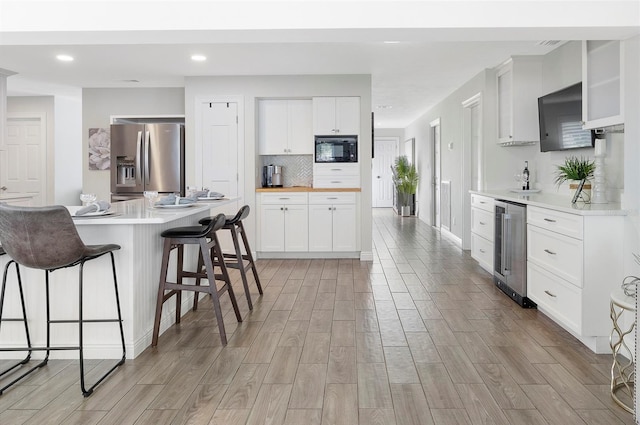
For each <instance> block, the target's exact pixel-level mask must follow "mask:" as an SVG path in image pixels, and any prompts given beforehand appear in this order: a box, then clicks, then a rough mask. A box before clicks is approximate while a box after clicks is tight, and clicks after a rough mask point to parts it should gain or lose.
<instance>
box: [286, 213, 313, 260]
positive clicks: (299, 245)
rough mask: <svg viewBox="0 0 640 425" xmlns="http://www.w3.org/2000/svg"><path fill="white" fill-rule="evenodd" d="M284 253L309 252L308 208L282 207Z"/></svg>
mask: <svg viewBox="0 0 640 425" xmlns="http://www.w3.org/2000/svg"><path fill="white" fill-rule="evenodd" d="M283 234H284V251H308V250H309V207H308V206H307V205H285V206H284V232H283Z"/></svg>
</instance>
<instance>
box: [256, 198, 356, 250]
mask: <svg viewBox="0 0 640 425" xmlns="http://www.w3.org/2000/svg"><path fill="white" fill-rule="evenodd" d="M259 200H260V202H259V207H258V212H259V226H260V228H259V231H258V233H259V241H258V251H260V252H265V253H296V252H298V253H303V252H306V253H309V252H315V253H319V252H322V253H332V252H339V253H345V252H349V253H353V252H356V251H357V250H358V249H359V246H358V243H357V240H358V227H357V223H356V214H357V202H356V194H355V193H354V192H318V193H309V194H307V193H298V192H293V193H287V192H279V193H261V194H260V195H259ZM307 255H308V254H307ZM305 258H307V257H305Z"/></svg>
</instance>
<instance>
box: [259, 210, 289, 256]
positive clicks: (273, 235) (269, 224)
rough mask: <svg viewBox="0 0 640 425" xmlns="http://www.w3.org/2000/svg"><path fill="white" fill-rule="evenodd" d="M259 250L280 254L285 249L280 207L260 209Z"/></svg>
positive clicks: (282, 212)
mask: <svg viewBox="0 0 640 425" xmlns="http://www.w3.org/2000/svg"><path fill="white" fill-rule="evenodd" d="M260 245H261V247H260V250H261V251H271V252H282V251H284V249H285V215H284V207H283V206H282V205H262V207H261V208H260Z"/></svg>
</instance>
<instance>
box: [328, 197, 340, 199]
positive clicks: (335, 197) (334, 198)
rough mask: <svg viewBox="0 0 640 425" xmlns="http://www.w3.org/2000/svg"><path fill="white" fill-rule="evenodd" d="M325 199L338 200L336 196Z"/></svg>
mask: <svg viewBox="0 0 640 425" xmlns="http://www.w3.org/2000/svg"><path fill="white" fill-rule="evenodd" d="M327 199H338V197H337V196H329V197H327Z"/></svg>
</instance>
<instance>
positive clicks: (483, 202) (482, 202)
mask: <svg viewBox="0 0 640 425" xmlns="http://www.w3.org/2000/svg"><path fill="white" fill-rule="evenodd" d="M478 202H480V203H481V204H486V202H485V201H478Z"/></svg>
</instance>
